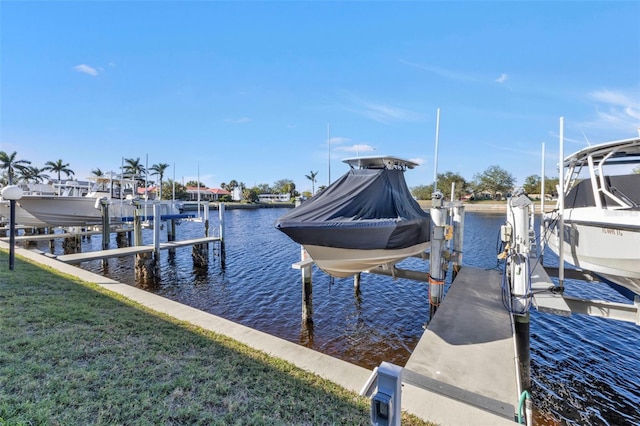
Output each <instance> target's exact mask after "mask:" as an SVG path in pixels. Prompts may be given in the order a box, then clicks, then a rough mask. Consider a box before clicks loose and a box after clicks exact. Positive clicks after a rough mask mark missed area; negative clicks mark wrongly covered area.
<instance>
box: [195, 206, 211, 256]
mask: <svg viewBox="0 0 640 426" xmlns="http://www.w3.org/2000/svg"><path fill="white" fill-rule="evenodd" d="M204 236H205V237H208V236H209V209H208V208H205V209H204ZM191 257H192V258H193V265H194V266H196V267H198V268H206V267H207V266H209V243H200V244H194V245H193V247H192V248H191Z"/></svg>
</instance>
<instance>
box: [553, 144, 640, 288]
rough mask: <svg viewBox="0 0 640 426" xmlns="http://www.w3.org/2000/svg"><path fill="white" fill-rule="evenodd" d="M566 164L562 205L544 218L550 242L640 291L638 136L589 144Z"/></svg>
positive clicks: (569, 257) (583, 265) (577, 262)
mask: <svg viewBox="0 0 640 426" xmlns="http://www.w3.org/2000/svg"><path fill="white" fill-rule="evenodd" d="M562 169H563V170H564V176H565V185H564V188H563V196H564V199H563V201H564V202H563V206H560V202H559V203H558V205H557V206H556V209H554V210H553V211H551V212H549V213H547V214H545V217H544V222H545V228H546V230H547V232H548V233H550V235H549V236H548V237H547V243H548V245H549V247H550V248H551V249H552V250H553V251H554V252H555V253H559V250H561V249H562V250H563V256H564V259H565V260H566V261H567V262H568V263H570V264H572V265H574V266H575V267H577V268H579V269H583V270H586V271H591V272H593V273H594V274H596V275H598V276H599V277H601V278H602V279H604V280H605V281H609V282H612V283H614V284H618V285H620V286H622V287H625V288H626V289H628V290H631V291H632V292H634V293H636V294H640V138H632V139H624V140H618V141H612V142H606V143H602V144H599V145H594V146H589V147H586V148H584V149H582V150H580V151H578V152H575V153H573V154H571V155H569V156H567V157H566V158H565V159H564V160H563V167H562ZM562 207H563V208H562ZM560 219H562V221H563V222H564V228H563V229H562V232H563V234H562V236H563V239H564V242H563V243H562V245H560V240H561V238H560V232H561V230H560V226H559V224H560Z"/></svg>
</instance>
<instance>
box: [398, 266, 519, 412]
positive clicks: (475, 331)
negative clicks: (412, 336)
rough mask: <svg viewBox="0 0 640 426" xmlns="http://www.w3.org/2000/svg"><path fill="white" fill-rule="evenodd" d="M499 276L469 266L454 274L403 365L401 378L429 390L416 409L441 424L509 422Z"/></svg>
mask: <svg viewBox="0 0 640 426" xmlns="http://www.w3.org/2000/svg"><path fill="white" fill-rule="evenodd" d="M501 278H502V277H501V274H500V272H499V271H496V270H484V269H478V268H471V267H464V268H462V270H461V271H460V273H459V274H458V276H457V277H456V280H455V282H454V283H453V284H452V286H451V287H450V289H449V291H448V292H447V295H446V296H445V298H444V301H443V302H442V304H441V306H440V307H439V308H438V310H437V312H436V314H435V316H434V318H433V320H432V321H431V322H430V323H429V327H428V328H427V330H426V331H425V333H424V334H423V336H422V338H421V339H420V341H419V342H418V345H417V346H416V348H415V349H414V350H413V353H412V354H411V357H410V358H409V361H407V364H406V366H405V371H404V373H403V378H405V380H406V381H407V382H411V383H415V384H418V385H419V386H420V387H422V388H423V390H424V391H426V392H427V393H428V396H425V397H424V399H423V405H422V407H421V409H422V412H420V413H417V412H416V413H415V414H417V415H420V416H422V415H428V417H429V419H430V420H432V421H434V422H437V423H441V424H476V425H477V424H501V423H510V424H513V422H514V419H515V417H514V416H515V414H516V410H517V403H518V398H519V395H518V386H517V379H516V377H517V376H516V374H517V370H516V365H517V362H516V351H515V341H514V337H513V331H512V324H511V315H510V314H509V313H508V312H507V310H506V309H505V308H504V306H503V305H502V298H501ZM403 396H404V394H403ZM404 402H407V403H409V401H404V400H403V403H404ZM403 405H404V404H403Z"/></svg>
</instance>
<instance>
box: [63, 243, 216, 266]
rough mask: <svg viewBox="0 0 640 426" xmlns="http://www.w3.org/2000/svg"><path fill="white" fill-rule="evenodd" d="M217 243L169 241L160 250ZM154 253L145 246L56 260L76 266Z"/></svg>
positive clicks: (64, 256)
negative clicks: (83, 263) (77, 264)
mask: <svg viewBox="0 0 640 426" xmlns="http://www.w3.org/2000/svg"><path fill="white" fill-rule="evenodd" d="M215 241H220V237H203V238H194V239H191V240H182V241H169V242H166V243H160V246H159V249H160V250H167V249H176V248H179V247H187V246H193V245H196V244H207V243H211V242H215ZM153 251H155V247H154V246H153V245H143V246H132V247H123V248H115V249H108V250H98V251H90V252H86V253H73V254H63V255H60V256H57V257H56V259H57V260H59V261H61V262H64V263H69V264H76V263H82V262H88V261H91V260H101V259H110V258H114V257H124V256H129V255H132V254H140V253H151V252H153Z"/></svg>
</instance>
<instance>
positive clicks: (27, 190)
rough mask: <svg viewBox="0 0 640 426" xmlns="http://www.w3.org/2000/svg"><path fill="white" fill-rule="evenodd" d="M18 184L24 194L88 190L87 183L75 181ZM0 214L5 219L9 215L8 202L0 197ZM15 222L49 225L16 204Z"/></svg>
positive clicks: (73, 193)
mask: <svg viewBox="0 0 640 426" xmlns="http://www.w3.org/2000/svg"><path fill="white" fill-rule="evenodd" d="M18 186H19V187H20V188H21V189H22V192H23V194H24V195H51V196H53V195H60V196H69V195H79V194H81V193H86V192H87V190H88V187H87V185H84V186H83V185H82V184H80V183H78V182H75V181H66V182H64V183H55V184H51V183H46V184H45V183H21V184H18ZM0 216H2V217H3V218H4V219H6V220H7V221H8V220H9V216H10V209H9V202H8V201H6V200H2V199H0ZM15 216H16V217H15V223H16V224H17V225H22V226H27V227H33V228H46V227H49V226H50V225H49V224H48V223H46V222H43V221H42V220H40V219H38V218H37V217H35V216H34V215H32V214H31V213H29V212H28V211H26V210H25V209H23V208H22V207H20V206H19V205H17V204H16V206H15Z"/></svg>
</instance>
